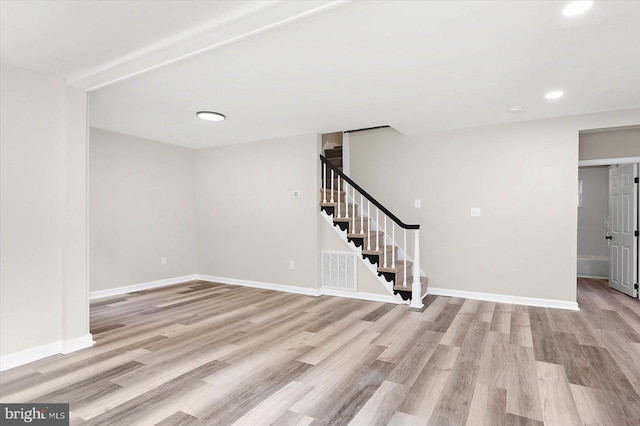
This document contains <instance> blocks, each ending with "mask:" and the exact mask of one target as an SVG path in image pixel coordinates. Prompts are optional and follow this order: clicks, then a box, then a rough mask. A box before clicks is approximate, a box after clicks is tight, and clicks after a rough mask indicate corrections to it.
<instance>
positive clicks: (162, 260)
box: [160, 257, 167, 265]
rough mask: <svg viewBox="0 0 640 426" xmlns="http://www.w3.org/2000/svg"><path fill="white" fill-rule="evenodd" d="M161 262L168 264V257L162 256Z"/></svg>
mask: <svg viewBox="0 0 640 426" xmlns="http://www.w3.org/2000/svg"><path fill="white" fill-rule="evenodd" d="M160 264H161V265H166V264H167V258H166V257H161V258H160Z"/></svg>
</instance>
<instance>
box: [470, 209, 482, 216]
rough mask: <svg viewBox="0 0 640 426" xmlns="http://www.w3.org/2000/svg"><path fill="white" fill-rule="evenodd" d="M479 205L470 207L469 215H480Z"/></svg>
mask: <svg viewBox="0 0 640 426" xmlns="http://www.w3.org/2000/svg"><path fill="white" fill-rule="evenodd" d="M480 213H481V211H480V207H471V217H480Z"/></svg>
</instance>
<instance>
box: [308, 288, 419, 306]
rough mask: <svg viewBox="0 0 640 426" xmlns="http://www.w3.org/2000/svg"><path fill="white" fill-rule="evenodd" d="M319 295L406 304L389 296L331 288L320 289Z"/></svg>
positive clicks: (399, 298) (395, 297) (396, 297)
mask: <svg viewBox="0 0 640 426" xmlns="http://www.w3.org/2000/svg"><path fill="white" fill-rule="evenodd" d="M320 293H321V294H323V295H325V296H337V297H346V298H349V299H359V300H369V301H371V302H383V303H395V304H396V305H400V304H406V303H407V302H404V301H403V300H402V298H401V297H400V296H391V295H390V294H374V293H363V292H358V291H344V290H336V289H333V288H322V289H320Z"/></svg>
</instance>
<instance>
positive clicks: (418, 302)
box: [409, 229, 424, 309]
mask: <svg viewBox="0 0 640 426" xmlns="http://www.w3.org/2000/svg"><path fill="white" fill-rule="evenodd" d="M415 232H416V236H415V248H414V253H413V283H412V285H411V305H409V306H411V307H412V308H418V309H421V308H422V307H423V306H424V305H423V304H422V294H421V293H422V286H421V285H420V231H419V230H417V229H416V231H415Z"/></svg>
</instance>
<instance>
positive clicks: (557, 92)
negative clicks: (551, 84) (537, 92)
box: [544, 90, 564, 99]
mask: <svg viewBox="0 0 640 426" xmlns="http://www.w3.org/2000/svg"><path fill="white" fill-rule="evenodd" d="M563 96H564V92H563V91H562V90H554V91H552V92H549V93H547V94H546V95H544V97H545V98H546V99H560V98H561V97H563Z"/></svg>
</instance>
